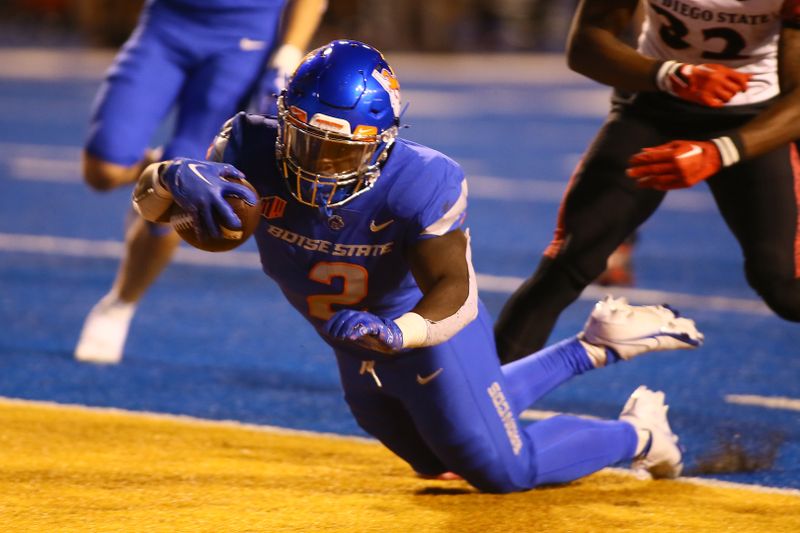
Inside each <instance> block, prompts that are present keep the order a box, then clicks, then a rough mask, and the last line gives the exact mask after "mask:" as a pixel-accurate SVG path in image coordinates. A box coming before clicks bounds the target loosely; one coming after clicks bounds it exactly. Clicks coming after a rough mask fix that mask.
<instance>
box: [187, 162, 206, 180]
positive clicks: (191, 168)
mask: <svg viewBox="0 0 800 533" xmlns="http://www.w3.org/2000/svg"><path fill="white" fill-rule="evenodd" d="M198 166H199V165H198V164H197V163H189V170H191V171H192V172H194V175H195V176H197V177H198V178H200V179H201V180H203V181H205V182H206V183H208V184H209V185H211V182H210V181H208V180H207V179H206V178H205V176H203V175H202V174H200V172H198V171H197V167H198Z"/></svg>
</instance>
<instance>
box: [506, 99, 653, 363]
mask: <svg viewBox="0 0 800 533" xmlns="http://www.w3.org/2000/svg"><path fill="white" fill-rule="evenodd" d="M665 140H666V139H665V138H664V137H663V136H662V135H661V133H660V132H658V131H657V130H656V128H654V127H653V126H651V125H650V124H648V123H646V122H643V121H641V120H639V119H637V118H635V117H633V116H631V115H630V114H626V115H618V114H612V115H611V116H610V117H609V120H608V121H607V122H606V124H605V125H604V127H603V128H602V129H601V131H600V133H599V134H598V136H597V137H596V139H595V141H594V143H593V145H592V146H591V148H590V149H589V151H588V152H587V154H586V157H585V160H584V163H583V164H582V165H581V167H580V168H579V169H578V171H577V172H576V174H575V175H574V176H573V178H572V180H571V182H570V185H569V186H568V188H567V192H566V193H565V197H564V200H563V202H562V205H561V208H560V211H559V215H558V225H557V229H556V233H555V238H554V240H553V242H552V243H551V244H550V246H549V247H548V248H547V250H546V251H545V253H544V257H543V258H542V260H541V261H540V263H539V266H538V268H537V270H536V272H535V273H534V274H533V275H532V276H531V277H530V278H528V279H527V280H526V281H525V283H523V284H522V286H520V287H519V288H518V289H517V290H516V291H515V292H514V294H513V295H512V296H511V298H510V299H509V300H508V302H507V303H506V305H505V307H504V308H503V310H502V311H501V313H500V316H499V318H498V320H497V323H496V325H495V338H496V341H497V349H498V353H499V354H500V358H501V361H502V362H503V363H507V362H510V361H514V360H516V359H519V358H520V357H524V356H525V355H527V354H530V353H533V352H535V351H537V350H539V349H541V348H542V346H544V344H545V342H546V341H547V338H548V337H549V335H550V332H551V330H552V328H553V326H554V325H555V322H556V320H557V319H558V316H559V315H560V313H561V312H562V311H563V310H564V308H566V307H567V306H568V305H569V304H571V303H572V302H573V301H575V300H576V299H577V298H578V296H579V295H580V293H581V292H582V291H583V289H584V288H585V287H586V286H587V285H588V284H589V283H591V282H592V281H593V280H594V279H596V278H597V276H599V275H600V273H601V272H602V271H603V270H604V269H605V267H606V263H607V259H608V256H609V255H610V254H611V253H612V252H613V251H614V249H615V248H616V247H617V246H618V245H619V244H620V243H622V242H623V241H624V240H625V239H626V238H627V237H628V236H629V235H630V234H631V233H632V232H633V231H634V230H635V229H636V228H637V227H638V226H639V224H641V223H642V222H644V221H645V220H646V219H647V218H648V217H649V216H650V215H651V214H652V213H653V211H655V209H656V208H657V207H658V205H659V204H660V203H661V200H662V199H663V197H664V194H663V193H661V192H658V191H653V190H645V189H639V188H637V187H636V186H635V184H634V183H633V182H632V181H631V180H630V179H628V178H627V177H626V175H625V168H626V165H627V161H628V158H629V157H630V156H631V155H633V154H634V153H636V152H637V151H638V150H639V149H640V148H641V147H642V146H647V145H648V144H649V143H660V142H664V141H665Z"/></svg>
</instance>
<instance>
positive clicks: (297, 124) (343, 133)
mask: <svg viewBox="0 0 800 533" xmlns="http://www.w3.org/2000/svg"><path fill="white" fill-rule="evenodd" d="M278 120H279V128H278V139H277V143H276V153H277V159H278V162H279V164H280V165H281V171H282V173H283V175H284V178H286V180H287V185H288V187H289V191H290V192H291V194H292V196H294V197H295V199H297V200H298V201H299V202H300V203H302V204H305V205H308V206H312V207H322V208H327V207H338V206H341V205H344V204H345V203H347V202H349V201H350V200H352V199H353V198H355V197H357V196H358V195H360V194H362V193H364V192H366V191H368V190H369V189H370V188H371V187H372V186H373V185H374V183H375V180H377V178H378V176H379V175H380V171H381V166H382V165H383V163H384V161H385V160H386V157H387V156H388V150H389V148H390V147H391V146H392V144H393V143H394V141H395V138H396V137H397V126H396V125H395V126H392V127H390V128H388V129H386V130H385V131H383V132H382V133H380V134H378V132H377V128H371V127H364V128H362V127H357V128H356V130H355V131H354V132H350V131H349V130H350V126H349V124H348V123H346V122H345V121H340V120H339V119H336V118H335V117H329V116H324V115H323V116H320V115H319V114H318V115H315V116H314V117H312V118H311V120H310V121H308V119H307V117H306V114H305V112H303V111H302V110H300V109H297V108H291V109H286V107H285V103H284V96H283V95H282V96H281V97H280V98H279V99H278ZM334 129H336V130H337V131H332V130H334Z"/></svg>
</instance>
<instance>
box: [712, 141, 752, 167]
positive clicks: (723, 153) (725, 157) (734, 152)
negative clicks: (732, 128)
mask: <svg viewBox="0 0 800 533" xmlns="http://www.w3.org/2000/svg"><path fill="white" fill-rule="evenodd" d="M711 142H712V143H714V146H716V147H717V150H719V156H720V160H721V161H722V166H723V167H729V166H731V165H734V164H736V163H738V162H739V161H740V160H741V159H742V153H743V152H744V145H743V144H742V139H741V137H740V136H739V135H738V134H736V133H733V134H731V135H728V136H724V137H716V138H714V139H711Z"/></svg>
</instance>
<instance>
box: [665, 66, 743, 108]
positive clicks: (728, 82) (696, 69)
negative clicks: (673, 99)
mask: <svg viewBox="0 0 800 533" xmlns="http://www.w3.org/2000/svg"><path fill="white" fill-rule="evenodd" d="M750 77H751V74H745V73H743V72H739V71H737V70H733V69H732V68H728V67H726V66H725V65H717V64H714V63H706V64H702V65H689V64H687V63H679V62H677V61H665V62H664V63H662V65H661V67H659V69H658V72H657V73H656V85H657V86H658V88H659V89H661V90H662V91H664V92H667V93H669V94H671V95H673V96H677V97H678V98H681V99H683V100H688V101H689V102H694V103H695V104H701V105H705V106H709V107H722V106H723V105H725V103H726V102H728V101H729V100H730V99H731V98H733V97H734V95H735V94H736V93H739V92H744V91H746V90H747V82H748V81H749V80H750Z"/></svg>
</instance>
